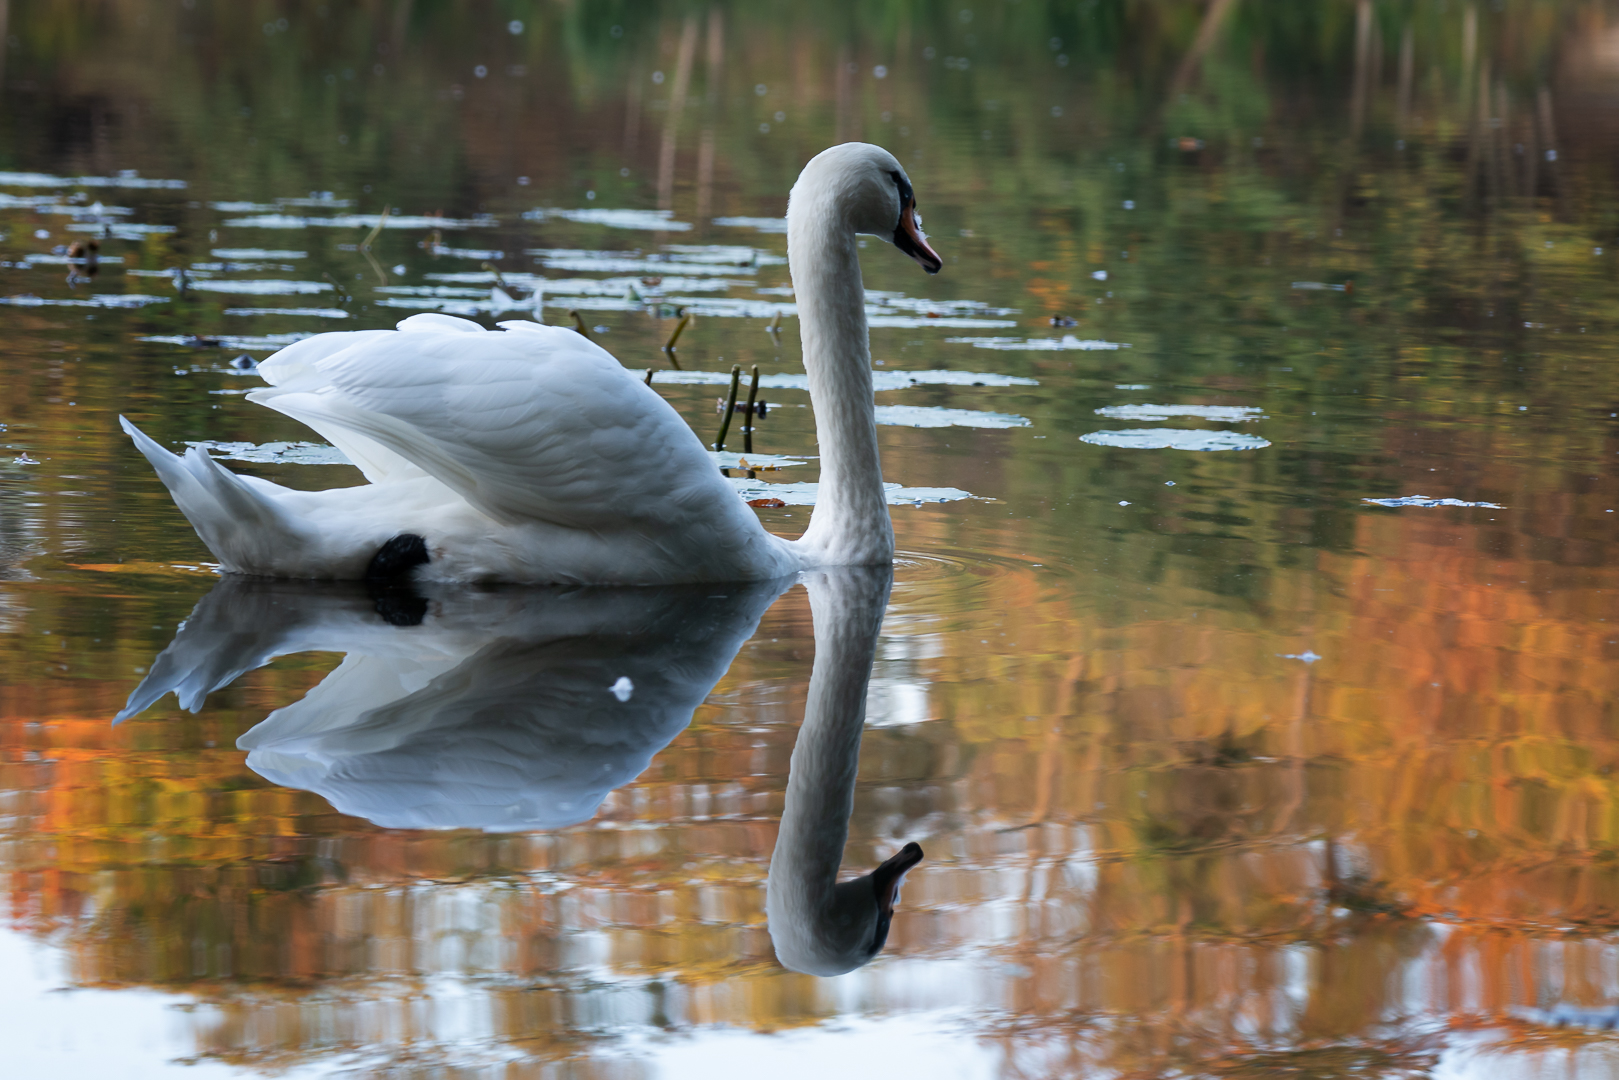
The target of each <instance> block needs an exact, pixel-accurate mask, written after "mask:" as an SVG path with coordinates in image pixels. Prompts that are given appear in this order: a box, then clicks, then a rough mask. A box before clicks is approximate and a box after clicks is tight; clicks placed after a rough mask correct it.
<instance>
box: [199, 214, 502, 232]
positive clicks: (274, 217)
mask: <svg viewBox="0 0 1619 1080" xmlns="http://www.w3.org/2000/svg"><path fill="white" fill-rule="evenodd" d="M378 220H379V215H377V214H334V215H332V216H331V217H302V216H299V215H297V214H253V215H251V216H249V217H240V218H227V219H225V224H226V225H227V226H230V227H232V228H237V229H317V228H319V229H367V230H369V229H374V228H376V227H377V221H378ZM499 224H500V222H499V221H497V220H496V219H495V218H494V217H492V216H490V215H487V214H485V215H481V216H479V217H475V218H447V217H429V216H427V215H426V214H394V215H391V216H390V217H389V218H388V219H387V220H386V221H384V222H382V227H383V228H385V229H492V228H495V227H496V226H497V225H499Z"/></svg>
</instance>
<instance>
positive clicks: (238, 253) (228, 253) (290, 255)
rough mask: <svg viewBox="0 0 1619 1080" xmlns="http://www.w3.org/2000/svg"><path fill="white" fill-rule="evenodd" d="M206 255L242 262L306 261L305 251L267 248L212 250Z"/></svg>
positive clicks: (306, 253)
mask: <svg viewBox="0 0 1619 1080" xmlns="http://www.w3.org/2000/svg"><path fill="white" fill-rule="evenodd" d="M208 254H210V255H212V256H213V257H214V258H216V259H228V260H230V261H231V262H243V261H246V260H248V259H307V258H308V257H309V252H307V251H279V250H274V249H268V248H214V249H213V250H212V251H210V252H209V253H208Z"/></svg>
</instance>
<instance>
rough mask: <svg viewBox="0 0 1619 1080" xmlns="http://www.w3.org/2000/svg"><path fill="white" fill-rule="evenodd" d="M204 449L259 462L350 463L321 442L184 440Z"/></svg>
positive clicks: (225, 457) (222, 457)
mask: <svg viewBox="0 0 1619 1080" xmlns="http://www.w3.org/2000/svg"><path fill="white" fill-rule="evenodd" d="M186 445H187V446H197V447H201V448H202V449H204V450H206V451H208V452H209V453H210V454H211V456H213V457H216V458H219V459H220V460H223V461H254V462H259V463H260V464H278V463H282V462H285V463H289V464H294V465H350V464H352V462H350V461H349V459H348V458H347V457H345V456H343V451H341V450H339V449H338V448H337V447H335V446H327V445H326V444H325V443H312V442H290V443H289V442H268V443H250V442H220V441H218V440H214V439H209V440H205V441H202V442H187V443H186Z"/></svg>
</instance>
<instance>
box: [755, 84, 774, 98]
mask: <svg viewBox="0 0 1619 1080" xmlns="http://www.w3.org/2000/svg"><path fill="white" fill-rule="evenodd" d="M768 93H770V87H768V86H766V85H765V84H764V83H755V84H754V87H753V95H754V97H764V96H765V95H766V94H768Z"/></svg>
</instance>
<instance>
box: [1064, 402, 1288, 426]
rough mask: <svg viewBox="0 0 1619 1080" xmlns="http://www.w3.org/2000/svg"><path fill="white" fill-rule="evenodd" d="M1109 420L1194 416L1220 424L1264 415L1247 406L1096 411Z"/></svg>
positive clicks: (1118, 407) (1111, 407) (1117, 407)
mask: <svg viewBox="0 0 1619 1080" xmlns="http://www.w3.org/2000/svg"><path fill="white" fill-rule="evenodd" d="M1096 415H1097V416H1105V417H1107V418H1108V419H1110V420H1168V419H1169V418H1170V417H1172V416H1195V417H1197V418H1198V419H1200V420H1213V421H1216V422H1218V423H1222V424H1240V423H1245V422H1248V421H1252V420H1263V419H1265V414H1264V413H1263V412H1261V411H1260V410H1258V409H1255V408H1252V407H1250V406H1247V405H1109V406H1107V407H1105V408H1101V409H1097V410H1096Z"/></svg>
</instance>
